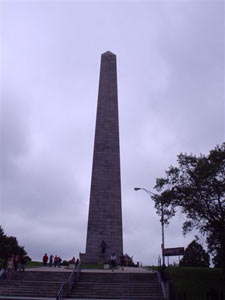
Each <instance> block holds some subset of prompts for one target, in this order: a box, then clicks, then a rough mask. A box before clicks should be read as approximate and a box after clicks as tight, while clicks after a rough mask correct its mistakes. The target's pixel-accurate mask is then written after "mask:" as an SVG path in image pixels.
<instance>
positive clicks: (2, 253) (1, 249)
mask: <svg viewBox="0 0 225 300" xmlns="http://www.w3.org/2000/svg"><path fill="white" fill-rule="evenodd" d="M13 254H14V255H20V256H26V255H27V252H26V251H25V249H24V247H21V246H19V244H18V241H17V239H16V237H13V236H7V235H5V233H4V231H3V229H2V227H1V226H0V258H1V259H3V260H6V259H7V258H8V257H10V256H11V255H13Z"/></svg>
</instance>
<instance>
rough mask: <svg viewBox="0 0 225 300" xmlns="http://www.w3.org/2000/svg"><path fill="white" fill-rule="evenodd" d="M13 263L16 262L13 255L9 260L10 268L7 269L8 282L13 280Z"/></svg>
mask: <svg viewBox="0 0 225 300" xmlns="http://www.w3.org/2000/svg"><path fill="white" fill-rule="evenodd" d="M13 261H14V255H12V256H11V257H10V258H9V260H8V268H7V279H8V280H11V278H12V273H13Z"/></svg>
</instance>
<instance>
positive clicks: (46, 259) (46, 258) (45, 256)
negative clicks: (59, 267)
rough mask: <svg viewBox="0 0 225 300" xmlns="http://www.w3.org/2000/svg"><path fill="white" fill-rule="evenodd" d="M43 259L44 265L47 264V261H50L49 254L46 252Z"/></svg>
mask: <svg viewBox="0 0 225 300" xmlns="http://www.w3.org/2000/svg"><path fill="white" fill-rule="evenodd" d="M42 261H43V265H44V266H47V262H48V255H47V253H45V255H44V256H43V259H42Z"/></svg>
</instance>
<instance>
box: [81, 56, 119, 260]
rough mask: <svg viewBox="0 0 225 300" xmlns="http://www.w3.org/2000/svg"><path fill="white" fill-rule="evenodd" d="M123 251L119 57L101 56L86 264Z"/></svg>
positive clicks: (106, 258)
mask: <svg viewBox="0 0 225 300" xmlns="http://www.w3.org/2000/svg"><path fill="white" fill-rule="evenodd" d="M122 252H123V236H122V208H121V180H120V147H119V118H118V96H117V69H116V55H114V54H113V53H111V52H109V51H107V52H105V53H103V54H102V56H101V67H100V80H99V91H98V106H97V118H96V128H95V142H94V156H93V166H92V179H91V193H90V204H89V216H88V229H87V243H86V254H85V262H86V263H105V262H107V261H109V259H110V256H111V255H112V253H115V254H116V256H117V258H118V259H119V256H120V254H121V253H122Z"/></svg>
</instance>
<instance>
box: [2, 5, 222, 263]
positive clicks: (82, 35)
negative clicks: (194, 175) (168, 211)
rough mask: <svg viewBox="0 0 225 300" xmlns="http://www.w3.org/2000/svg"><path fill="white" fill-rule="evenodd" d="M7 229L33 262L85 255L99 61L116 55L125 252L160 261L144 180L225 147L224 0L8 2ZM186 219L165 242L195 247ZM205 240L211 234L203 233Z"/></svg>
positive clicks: (5, 106) (149, 186) (155, 222)
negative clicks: (181, 158)
mask: <svg viewBox="0 0 225 300" xmlns="http://www.w3.org/2000/svg"><path fill="white" fill-rule="evenodd" d="M0 8H1V18H0V20H1V21H0V22H1V24H0V27H1V40H0V45H1V68H0V70H1V114H0V117H1V123H0V126H1V145H0V147H1V148H0V149H1V167H0V169H1V199H0V224H1V225H2V226H3V228H4V230H5V233H6V234H7V235H13V236H16V237H17V238H18V241H19V243H20V245H24V246H25V249H26V250H27V252H28V254H29V256H30V257H32V259H34V260H37V259H39V260H40V259H41V258H42V256H43V253H44V252H47V253H48V254H53V255H55V254H58V255H60V256H61V257H62V258H63V259H69V258H71V257H72V256H76V257H77V256H78V253H79V252H84V251H85V244H86V231H87V218H88V206H89V194H90V184H91V167H92V156H93V146H94V130H95V118H96V108H97V94H98V80H99V70H100V57H101V54H102V53H103V52H105V51H108V50H110V51H112V52H113V53H115V54H116V55H117V69H118V96H119V119H120V149H121V181H122V182H121V183H122V208H123V212H122V214H123V240H124V252H127V253H128V254H129V255H133V256H134V260H135V261H141V262H143V263H145V264H157V260H158V255H159V254H160V252H161V248H160V247H161V229H160V222H159V216H157V215H156V213H155V209H154V204H153V202H152V200H151V199H150V198H149V196H148V195H147V194H146V193H144V192H143V191H139V192H134V190H133V188H134V187H135V186H140V187H145V188H147V189H149V190H151V191H154V189H153V187H154V184H155V179H156V178H157V177H161V176H163V175H164V171H165V170H166V169H167V168H168V167H169V165H171V164H175V163H176V156H177V155H178V154H179V153H180V152H187V153H194V154H197V155H199V154H200V153H204V154H207V153H208V151H209V150H210V149H212V148H214V147H215V146H216V145H217V144H221V143H222V142H224V138H225V134H224V128H225V109H224V95H225V92H224V82H225V81H224V80H225V78H224V53H225V47H224V36H225V35H224V2H223V1H201V0H199V1H197V0H196V1H115V2H110V1H89V2H87V1H44V0H42V1H32V0H30V1H13V0H11V1H10V0H9V1H1V2H0ZM183 221H184V217H183V216H181V215H178V216H177V218H176V219H174V220H173V221H172V222H171V224H170V225H169V227H168V228H166V231H165V246H166V247H176V246H185V247H186V246H187V245H188V243H189V242H190V241H191V240H192V238H193V235H188V236H187V237H185V238H184V237H183V235H182V222H183ZM201 242H202V243H203V242H204V239H201Z"/></svg>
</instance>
